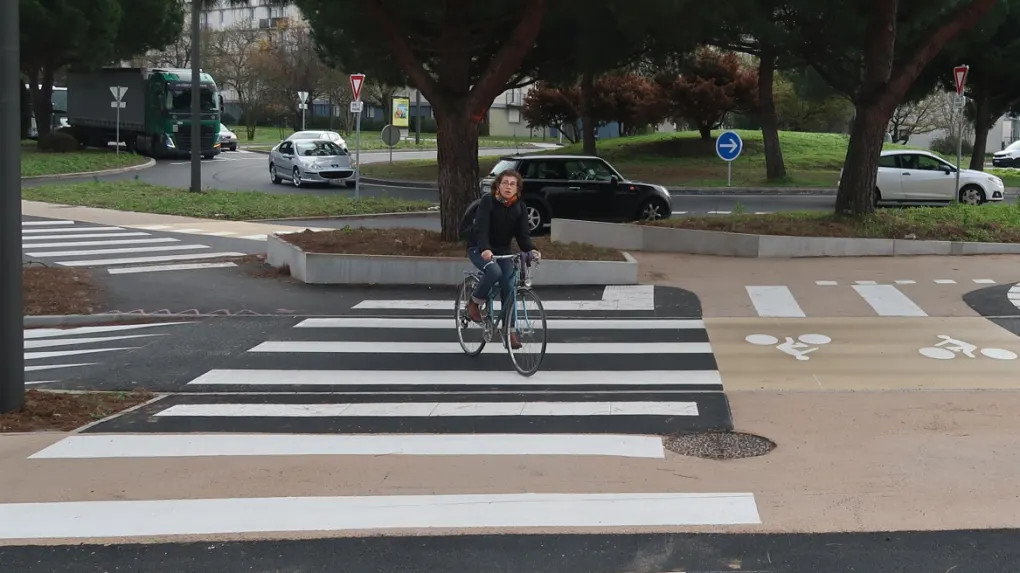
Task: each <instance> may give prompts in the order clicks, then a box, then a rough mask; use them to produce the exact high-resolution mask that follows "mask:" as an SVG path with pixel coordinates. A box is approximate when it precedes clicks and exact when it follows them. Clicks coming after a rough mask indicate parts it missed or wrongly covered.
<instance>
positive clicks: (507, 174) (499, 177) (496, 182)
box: [490, 169, 524, 195]
mask: <svg viewBox="0 0 1020 573" xmlns="http://www.w3.org/2000/svg"><path fill="white" fill-rule="evenodd" d="M507 177H513V178H515V179H517V194H518V195H520V194H521V187H523V186H524V177H522V176H521V174H520V173H518V172H517V171H514V170H513V169H507V170H506V171H503V172H501V173H500V174H499V175H497V176H496V178H495V179H493V180H492V188H491V189H490V191H492V194H493V195H495V194H496V193H497V192H498V191H499V184H500V183H502V182H503V180H504V179H506V178H507Z"/></svg>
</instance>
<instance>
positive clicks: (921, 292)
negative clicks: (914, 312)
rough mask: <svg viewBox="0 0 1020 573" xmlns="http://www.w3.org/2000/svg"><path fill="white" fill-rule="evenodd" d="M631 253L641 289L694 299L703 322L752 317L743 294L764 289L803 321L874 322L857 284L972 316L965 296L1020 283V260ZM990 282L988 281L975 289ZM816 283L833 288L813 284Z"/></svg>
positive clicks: (932, 309)
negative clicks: (681, 292) (678, 292)
mask: <svg viewBox="0 0 1020 573" xmlns="http://www.w3.org/2000/svg"><path fill="white" fill-rule="evenodd" d="M632 254H633V255H634V257H635V258H636V259H637V260H638V262H639V264H640V280H641V282H643V283H653V284H656V285H662V286H674V287H679V288H683V289H687V290H690V291H693V292H694V293H696V294H697V295H698V296H699V297H700V299H701V304H702V308H703V312H704V315H705V316H706V317H738V316H758V313H757V312H756V311H755V308H754V306H753V304H752V302H751V299H750V298H749V297H748V295H747V291H746V289H745V287H746V286H768V285H781V286H786V287H788V288H789V289H790V292H791V293H792V294H793V297H794V298H795V299H796V301H797V303H798V304H799V306H800V307H801V308H802V309H803V311H804V314H806V315H807V316H808V317H841V316H847V317H853V316H876V313H875V311H874V310H873V309H872V307H871V306H870V305H868V303H867V302H866V301H865V300H864V299H863V298H862V297H861V296H859V295H858V294H857V293H856V292H855V291H854V289H853V285H854V284H856V281H875V282H877V283H879V284H892V285H895V286H896V288H897V289H899V290H900V292H902V293H903V294H905V295H907V296H908V297H909V298H910V299H911V300H913V301H914V303H915V304H917V305H918V306H919V307H920V308H922V309H923V310H924V311H925V312H926V313H927V314H928V315H929V316H978V314H977V313H975V312H974V311H973V310H971V309H970V308H969V307H968V306H967V305H966V303H964V302H963V300H962V298H961V297H962V296H963V295H964V294H966V293H968V292H971V291H973V290H977V289H980V288H984V287H989V286H993V284H1014V283H1018V282H1020V255H985V256H966V257H964V256H959V257H839V258H824V259H823V258H812V259H778V260H777V259H750V258H736V257H710V256H702V255H678V254H666V253H632ZM937 280H950V281H954V283H950V284H940V283H936V282H935V281H937ZM989 280H990V281H993V282H992V283H985V282H975V281H989ZM817 281H830V282H835V283H836V284H835V285H819V284H817ZM896 281H914V283H913V284H909V283H906V284H904V283H900V284H897V283H896Z"/></svg>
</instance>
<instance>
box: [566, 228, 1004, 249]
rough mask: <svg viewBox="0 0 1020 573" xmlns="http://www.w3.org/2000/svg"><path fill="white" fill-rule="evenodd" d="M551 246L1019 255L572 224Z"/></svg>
mask: <svg viewBox="0 0 1020 573" xmlns="http://www.w3.org/2000/svg"><path fill="white" fill-rule="evenodd" d="M552 240H553V241H556V242H563V243H570V242H578V243H588V244H591V245H595V246H597V247H608V248H616V249H630V250H633V251H659V252H669V253H691V254H698V255H722V256H730V257H751V258H758V257H798V258H799V257H869V256H879V257H883V256H884V257H889V256H897V255H990V254H1020V244H1017V243H970V242H965V241H912V240H909V239H843V238H837V237H784V236H778V235H752V234H744V233H727V232H722V231H698V230H693V229H670V228H667V227H654V226H649V225H634V224H621V223H601V222H595V221H576V220H573V219H553V220H552Z"/></svg>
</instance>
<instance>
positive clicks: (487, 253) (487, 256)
mask: <svg viewBox="0 0 1020 573" xmlns="http://www.w3.org/2000/svg"><path fill="white" fill-rule="evenodd" d="M482 259H484V260H486V261H491V260H492V251H490V250H488V249H486V250H484V251H482Z"/></svg>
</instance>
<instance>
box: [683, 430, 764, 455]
mask: <svg viewBox="0 0 1020 573" xmlns="http://www.w3.org/2000/svg"><path fill="white" fill-rule="evenodd" d="M663 443H664V445H665V447H666V449H667V450H670V451H672V452H676V453H678V454H680V455H684V456H694V457H698V458H709V459H713V460H735V459H739V458H753V457H756V456H763V455H765V454H767V453H769V452H771V451H772V450H773V449H775V447H776V443H775V442H773V441H772V440H770V439H768V438H763V437H761V436H756V435H754V434H745V433H743V432H699V433H696V434H677V435H673V436H666V438H665V439H664V440H663Z"/></svg>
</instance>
